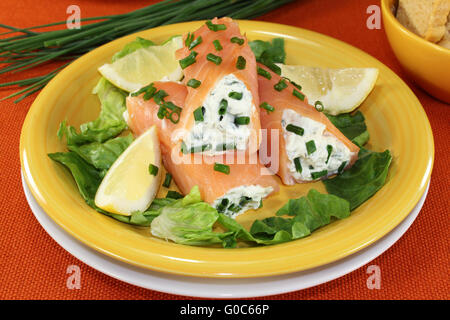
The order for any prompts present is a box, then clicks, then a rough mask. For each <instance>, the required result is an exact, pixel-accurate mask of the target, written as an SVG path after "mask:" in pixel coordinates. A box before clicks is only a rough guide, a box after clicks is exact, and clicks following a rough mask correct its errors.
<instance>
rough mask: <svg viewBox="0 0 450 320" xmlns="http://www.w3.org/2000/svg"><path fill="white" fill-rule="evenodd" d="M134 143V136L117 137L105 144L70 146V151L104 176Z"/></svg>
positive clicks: (92, 143) (94, 143) (93, 143)
mask: <svg viewBox="0 0 450 320" xmlns="http://www.w3.org/2000/svg"><path fill="white" fill-rule="evenodd" d="M132 142H133V135H132V134H129V135H127V136H125V137H116V138H113V139H109V140H107V141H105V142H91V143H87V144H83V145H76V144H69V145H68V146H67V147H68V148H69V150H70V151H73V152H75V153H77V154H78V155H79V156H80V157H82V158H83V159H84V160H85V161H87V162H88V163H90V164H91V165H93V166H94V167H95V168H96V169H99V170H101V171H102V176H104V175H105V174H106V171H107V170H108V169H109V168H110V167H111V166H112V164H113V163H114V161H116V159H117V158H118V157H119V156H120V154H121V153H122V152H124V151H125V149H126V148H128V146H129V145H130V144H131V143H132Z"/></svg>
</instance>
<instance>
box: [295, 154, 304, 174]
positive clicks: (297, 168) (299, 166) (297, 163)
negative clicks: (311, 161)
mask: <svg viewBox="0 0 450 320" xmlns="http://www.w3.org/2000/svg"><path fill="white" fill-rule="evenodd" d="M294 165H295V171H297V172H298V173H302V164H301V162H300V157H297V158H295V159H294Z"/></svg>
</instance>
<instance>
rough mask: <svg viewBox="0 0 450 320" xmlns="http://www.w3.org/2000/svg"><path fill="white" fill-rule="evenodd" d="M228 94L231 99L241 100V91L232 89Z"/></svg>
mask: <svg viewBox="0 0 450 320" xmlns="http://www.w3.org/2000/svg"><path fill="white" fill-rule="evenodd" d="M228 96H229V97H230V98H231V99H234V100H241V99H242V92H236V91H232V92H230V93H229V94H228Z"/></svg>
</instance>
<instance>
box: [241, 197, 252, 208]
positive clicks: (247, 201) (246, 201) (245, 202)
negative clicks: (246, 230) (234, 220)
mask: <svg viewBox="0 0 450 320" xmlns="http://www.w3.org/2000/svg"><path fill="white" fill-rule="evenodd" d="M251 200H252V198H250V197H246V196H242V197H241V198H240V199H239V205H240V206H241V207H243V206H245V205H246V204H247V203H249V202H250V201H251Z"/></svg>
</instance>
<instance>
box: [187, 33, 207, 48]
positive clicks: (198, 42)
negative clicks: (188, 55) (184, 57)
mask: <svg viewBox="0 0 450 320" xmlns="http://www.w3.org/2000/svg"><path fill="white" fill-rule="evenodd" d="M202 42H203V39H202V36H198V37H197V39H195V40H194V41H192V42H191V43H190V44H189V47H188V49H189V50H192V49H194V48H195V47H196V46H198V45H199V44H200V43H202Z"/></svg>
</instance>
